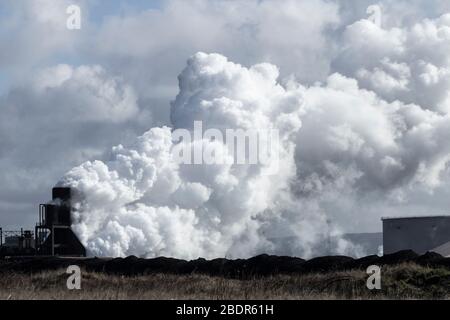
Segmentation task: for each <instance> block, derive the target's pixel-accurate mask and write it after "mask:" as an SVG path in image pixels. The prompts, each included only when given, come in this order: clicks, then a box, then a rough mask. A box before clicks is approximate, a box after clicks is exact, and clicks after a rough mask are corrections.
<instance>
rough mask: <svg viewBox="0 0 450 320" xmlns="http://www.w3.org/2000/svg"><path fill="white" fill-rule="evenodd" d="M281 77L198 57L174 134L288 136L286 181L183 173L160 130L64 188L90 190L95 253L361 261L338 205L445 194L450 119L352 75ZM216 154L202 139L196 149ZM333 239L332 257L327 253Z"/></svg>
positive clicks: (87, 219)
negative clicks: (306, 82) (384, 94)
mask: <svg viewBox="0 0 450 320" xmlns="http://www.w3.org/2000/svg"><path fill="white" fill-rule="evenodd" d="M277 78H278V70H277V68H276V67H275V66H273V65H270V64H259V65H255V66H252V67H251V68H248V69H247V68H245V67H243V66H240V65H237V64H234V63H232V62H229V61H227V59H226V58H225V57H223V56H221V55H218V54H210V55H208V54H204V53H198V54H196V55H195V56H193V57H192V58H191V59H190V60H189V61H188V65H187V67H186V68H185V70H184V71H183V72H182V73H181V75H180V77H179V81H180V92H179V94H178V96H177V98H176V99H175V101H174V102H173V103H172V110H171V119H172V123H173V126H174V128H175V129H177V128H186V129H192V125H193V123H194V121H198V120H201V121H203V123H204V125H205V128H218V129H219V130H225V129H227V128H233V129H256V130H257V129H260V128H274V129H277V130H279V132H280V144H279V148H280V150H281V153H280V163H281V165H280V170H279V171H278V172H277V174H276V175H268V174H265V171H264V170H265V169H266V168H264V166H263V165H258V166H256V167H255V166H238V165H231V164H227V165H186V164H179V163H178V162H177V161H175V160H174V158H173V153H172V149H173V147H174V146H175V145H176V143H177V142H174V141H173V139H172V135H171V129H170V128H168V127H162V128H153V129H151V130H150V131H148V132H147V133H145V134H144V135H143V136H141V137H139V138H138V139H137V140H136V142H135V143H134V144H131V145H129V146H118V147H115V148H114V149H113V152H112V156H111V159H110V161H108V162H101V161H95V162H87V163H85V164H83V165H82V166H80V167H77V168H75V169H73V170H71V171H70V172H69V173H68V174H67V175H66V176H65V177H64V178H63V180H62V181H61V182H60V184H62V185H65V186H70V187H72V188H74V189H76V190H78V191H79V196H80V198H79V202H78V203H77V211H76V213H75V225H74V229H75V230H76V232H77V233H78V235H79V236H80V238H81V240H82V242H83V243H85V244H86V245H87V247H88V249H89V250H90V252H91V253H92V254H97V255H112V256H124V255H129V254H137V255H143V256H159V255H169V256H176V257H183V258H195V257H198V256H203V257H219V256H232V257H241V256H248V255H252V254H256V253H259V252H275V253H280V252H283V253H285V252H289V253H290V254H297V255H302V256H310V255H314V254H317V253H318V252H321V251H322V252H323V251H324V250H332V251H333V252H338V253H353V254H358V251H357V248H355V247H353V246H352V245H351V244H349V243H348V242H346V241H345V240H343V239H340V238H339V232H338V230H337V229H335V226H334V225H330V223H329V220H328V219H329V215H328V214H327V209H326V206H324V204H325V203H326V202H327V201H329V199H333V197H337V196H344V197H345V196H346V195H347V196H348V197H350V198H353V197H357V196H358V193H359V194H371V193H376V192H377V190H382V191H383V192H385V193H386V192H387V193H388V194H390V196H391V197H392V198H393V199H394V200H399V199H401V198H402V196H403V192H404V190H405V189H408V188H412V187H414V185H417V184H418V185H420V186H422V187H426V188H429V190H432V189H433V188H434V187H436V186H437V185H439V183H440V178H441V175H442V173H443V172H444V171H445V170H446V168H447V163H448V161H449V160H450V145H449V144H448V143H447V142H446V137H447V136H448V133H449V132H450V121H449V120H450V119H449V116H448V115H447V114H440V113H438V112H433V111H431V110H428V109H425V108H422V107H420V106H419V105H415V104H405V103H403V102H400V101H394V102H391V103H390V102H387V101H385V100H383V99H382V98H381V97H380V96H378V95H377V94H376V93H374V92H372V91H368V90H365V89H361V88H359V85H358V81H357V80H355V79H351V78H346V77H345V76H342V75H340V74H333V75H331V76H330V77H329V78H328V80H327V82H326V83H325V84H317V85H315V86H311V87H305V86H302V85H301V84H298V83H296V82H295V81H288V82H287V83H286V84H285V85H284V86H282V85H280V84H279V83H278V82H277ZM214 143H216V142H211V141H209V140H203V141H198V140H197V141H193V142H192V148H193V149H195V148H197V147H198V144H214ZM222 147H223V146H220V145H218V146H214V148H219V149H220V148H222ZM222 152H226V151H223V150H222ZM355 194H356V196H355ZM327 198H328V199H327ZM280 234H281V235H293V236H296V237H297V240H296V241H291V243H288V244H286V243H284V244H283V245H280V243H277V242H276V241H274V240H273V237H274V236H275V235H280ZM331 235H332V236H333V244H332V248H330V247H328V248H324V245H323V243H324V241H325V240H326V239H327V238H328V237H330V236H331ZM327 246H330V244H329V243H327Z"/></svg>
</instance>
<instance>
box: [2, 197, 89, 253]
mask: <svg viewBox="0 0 450 320" xmlns="http://www.w3.org/2000/svg"><path fill="white" fill-rule="evenodd" d="M71 198H72V195H71V189H70V188H53V191H52V201H51V202H50V203H47V204H41V205H40V206H39V219H38V222H37V223H36V226H35V228H34V232H33V231H31V230H26V231H24V230H20V231H4V230H2V229H1V228H0V256H19V255H20V256H31V255H43V256H73V257H84V256H86V249H85V248H84V246H83V245H82V244H81V242H80V240H79V239H78V238H77V236H76V235H75V233H74V232H73V230H72V229H71V225H72V221H71V210H72V206H71Z"/></svg>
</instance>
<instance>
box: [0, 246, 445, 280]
mask: <svg viewBox="0 0 450 320" xmlns="http://www.w3.org/2000/svg"><path fill="white" fill-rule="evenodd" d="M401 263H417V264H419V265H422V266H430V267H444V268H448V269H450V258H444V257H443V256H441V255H439V254H437V253H432V252H427V253H426V254H424V255H421V256H419V255H418V254H416V253H415V252H413V251H410V250H406V251H400V252H397V253H394V254H388V255H384V256H382V257H379V256H376V255H374V256H367V257H364V258H360V259H354V258H351V257H345V256H327V257H319V258H314V259H311V260H304V259H300V258H295V257H279V256H269V255H265V254H263V255H259V256H256V257H253V258H250V259H237V260H228V259H214V260H205V259H197V260H192V261H186V260H179V259H173V258H164V257H160V258H154V259H142V258H137V257H135V256H130V257H127V258H115V259H107V258H58V257H20V258H19V257H18V258H8V259H3V260H0V273H3V272H11V271H15V272H26V273H30V272H40V271H47V270H56V269H61V268H67V267H68V266H69V265H78V266H80V267H81V268H84V269H86V270H87V271H92V272H104V273H109V274H118V275H125V276H137V275H142V274H155V273H166V274H179V275H182V274H192V273H195V274H205V275H210V276H224V277H231V278H252V277H258V276H270V275H276V274H277V275H278V274H286V275H292V274H306V273H317V272H321V273H324V272H332V271H344V270H352V269H360V270H365V269H366V268H367V267H368V266H370V265H379V266H383V265H396V264H401Z"/></svg>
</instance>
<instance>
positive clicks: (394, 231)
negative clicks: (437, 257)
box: [382, 216, 450, 256]
mask: <svg viewBox="0 0 450 320" xmlns="http://www.w3.org/2000/svg"><path fill="white" fill-rule="evenodd" d="M382 221H383V253H384V254H389V253H395V252H398V251H401V250H413V251H414V252H416V253H418V254H424V253H426V252H427V251H430V252H431V251H433V252H437V253H439V254H442V255H444V256H448V255H450V252H449V249H450V243H449V242H450V216H423V217H397V218H383V219H382Z"/></svg>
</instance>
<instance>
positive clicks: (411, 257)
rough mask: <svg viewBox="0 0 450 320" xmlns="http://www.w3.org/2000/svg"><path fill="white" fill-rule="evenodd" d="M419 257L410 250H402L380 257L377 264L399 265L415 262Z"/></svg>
mask: <svg viewBox="0 0 450 320" xmlns="http://www.w3.org/2000/svg"><path fill="white" fill-rule="evenodd" d="M418 257H419V255H418V254H417V253H415V252H414V251H412V250H403V251H399V252H396V253H392V254H386V255H384V256H382V257H381V258H380V259H379V260H378V263H379V264H387V265H392V264H400V263H405V262H415V261H416V259H417V258H418Z"/></svg>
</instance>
